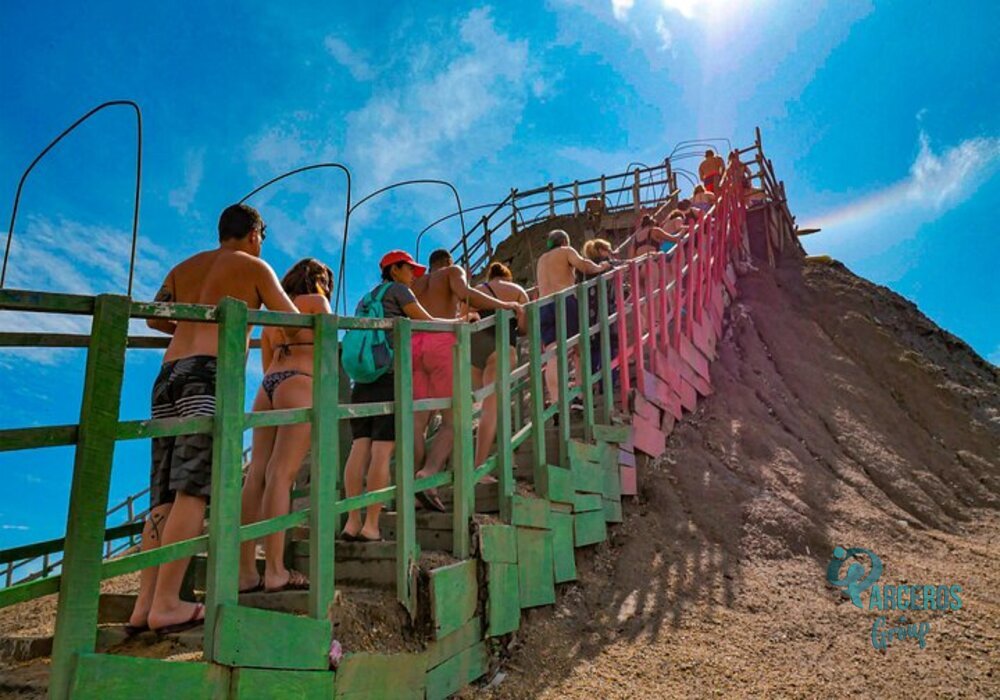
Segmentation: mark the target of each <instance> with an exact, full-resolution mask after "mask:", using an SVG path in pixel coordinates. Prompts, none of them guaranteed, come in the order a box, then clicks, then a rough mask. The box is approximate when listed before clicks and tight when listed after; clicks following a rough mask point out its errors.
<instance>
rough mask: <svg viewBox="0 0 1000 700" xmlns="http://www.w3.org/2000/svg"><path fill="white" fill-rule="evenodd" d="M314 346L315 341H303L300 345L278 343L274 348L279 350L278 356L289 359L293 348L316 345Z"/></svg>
mask: <svg viewBox="0 0 1000 700" xmlns="http://www.w3.org/2000/svg"><path fill="white" fill-rule="evenodd" d="M314 344H315V343H313V341H311V340H303V341H302V342H300V343H276V344H275V346H274V347H275V348H276V349H277V351H278V355H279V356H280V357H289V356H291V354H292V348H293V347H295V346H296V345H314Z"/></svg>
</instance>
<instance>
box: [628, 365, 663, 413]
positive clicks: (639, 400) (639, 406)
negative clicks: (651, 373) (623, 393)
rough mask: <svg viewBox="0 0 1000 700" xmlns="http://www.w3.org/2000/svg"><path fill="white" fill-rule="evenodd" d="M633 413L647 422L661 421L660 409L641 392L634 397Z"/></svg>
mask: <svg viewBox="0 0 1000 700" xmlns="http://www.w3.org/2000/svg"><path fill="white" fill-rule="evenodd" d="M647 374H648V373H647ZM632 413H634V414H635V415H637V416H642V417H643V418H645V419H646V420H650V421H659V420H660V409H659V408H657V407H656V405H655V404H653V403H652V402H651V401H650V400H649V399H648V398H646V397H645V396H644V395H643V394H640V393H639V392H636V393H635V394H634V395H633V397H632Z"/></svg>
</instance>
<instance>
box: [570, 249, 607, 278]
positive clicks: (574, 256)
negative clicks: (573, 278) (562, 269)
mask: <svg viewBox="0 0 1000 700" xmlns="http://www.w3.org/2000/svg"><path fill="white" fill-rule="evenodd" d="M566 251H567V252H566V258H567V260H569V264H570V265H572V266H573V267H574V268H575V269H577V270H579V271H580V272H582V273H583V274H585V275H597V274H600V273H601V272H607V271H608V270H610V269H611V263H609V262H602V263H601V264H600V265H598V264H597V263H595V262H593V261H592V260H587V259H586V258H585V257H583V256H582V255H580V254H579V253H577V252H576V250H575V249H573V248H566Z"/></svg>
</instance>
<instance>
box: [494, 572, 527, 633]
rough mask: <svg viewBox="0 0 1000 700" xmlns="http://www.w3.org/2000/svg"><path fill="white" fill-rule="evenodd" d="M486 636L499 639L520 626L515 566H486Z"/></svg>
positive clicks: (519, 597) (519, 606) (519, 596)
mask: <svg viewBox="0 0 1000 700" xmlns="http://www.w3.org/2000/svg"><path fill="white" fill-rule="evenodd" d="M486 585H487V587H488V589H489V598H488V599H487V601H486V618H487V621H488V622H487V625H488V626H487V634H489V635H490V636H491V637H499V636H500V635H502V634H507V633H508V632H513V631H514V630H516V629H518V628H519V627H520V626H521V594H520V591H519V585H518V566H517V564H508V563H495V564H487V565H486Z"/></svg>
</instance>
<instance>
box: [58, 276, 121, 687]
mask: <svg viewBox="0 0 1000 700" xmlns="http://www.w3.org/2000/svg"><path fill="white" fill-rule="evenodd" d="M128 310H129V300H128V297H123V296H113V295H110V294H102V295H101V296H98V297H97V299H96V301H95V302H94V318H93V325H92V329H91V335H92V340H91V344H90V348H89V349H88V350H87V369H86V376H85V378H84V384H83V400H82V403H81V406H80V432H79V442H78V443H77V447H76V455H75V457H74V461H73V479H72V483H71V485H70V497H69V512H68V515H67V517H66V549H65V553H64V555H63V562H62V582H61V587H60V595H59V602H58V606H57V608H56V633H55V638H54V639H53V642H52V672H51V676H50V679H49V695H50V697H53V698H63V697H68V695H69V686H70V682H71V680H72V669H73V663H74V659H75V657H76V656H77V655H78V654H87V653H89V652H92V651H94V642H95V639H96V634H95V630H96V629H97V599H98V596H99V595H100V590H101V559H102V556H103V552H102V549H103V545H104V527H105V511H106V510H107V507H108V491H109V489H110V486H111V461H112V458H113V456H114V450H115V429H116V427H117V425H118V409H119V407H120V405H121V388H122V377H123V375H124V371H125V340H126V338H127V336H128Z"/></svg>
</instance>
